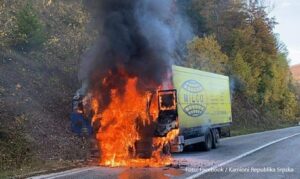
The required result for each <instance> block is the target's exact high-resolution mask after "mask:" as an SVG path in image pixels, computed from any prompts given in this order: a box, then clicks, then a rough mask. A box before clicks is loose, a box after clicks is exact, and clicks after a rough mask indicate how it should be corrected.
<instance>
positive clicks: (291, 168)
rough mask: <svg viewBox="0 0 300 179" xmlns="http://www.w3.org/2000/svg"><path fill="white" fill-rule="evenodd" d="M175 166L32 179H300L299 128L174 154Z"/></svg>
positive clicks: (73, 172) (84, 170)
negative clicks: (207, 149)
mask: <svg viewBox="0 0 300 179" xmlns="http://www.w3.org/2000/svg"><path fill="white" fill-rule="evenodd" d="M174 165H175V166H179V168H172V167H164V168H139V169H136V168H105V167H89V168H81V169H74V170H69V171H65V172H61V173H55V174H50V175H43V176H37V177H33V178H34V179H41V178H49V179H50V178H58V179H71V178H72V179H77V178H78V179H79V178H80V179H81V178H86V179H90V178H91V179H92V178H109V179H113V178H121V179H131V178H132V179H136V178H141V179H142V178H143V179H144V178H147V179H148V178H149V179H151V178H155V179H165V178H166V179H167V178H228V179H229V178H230V179H231V178H238V179H240V178H272V179H273V178H300V127H293V128H287V129H281V130H275V131H268V132H263V133H256V134H250V135H245V136H238V137H232V138H227V139H223V140H222V141H221V145H220V146H219V147H218V148H217V149H214V150H211V151H209V152H198V151H195V152H185V153H181V154H176V155H174Z"/></svg>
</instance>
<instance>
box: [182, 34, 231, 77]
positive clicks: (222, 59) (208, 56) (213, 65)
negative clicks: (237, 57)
mask: <svg viewBox="0 0 300 179" xmlns="http://www.w3.org/2000/svg"><path fill="white" fill-rule="evenodd" d="M227 63H228V57H227V56H226V55H225V54H224V53H222V51H221V47H220V45H219V44H218V42H217V40H216V39H215V37H214V36H208V37H204V38H199V37H195V38H194V39H193V40H192V41H191V42H190V43H189V44H188V56H187V60H186V62H185V66H188V67H191V68H195V69H201V70H204V71H209V72H215V73H223V74H224V73H225V72H226V64H227Z"/></svg>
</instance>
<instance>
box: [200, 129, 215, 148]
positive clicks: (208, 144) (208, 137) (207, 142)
mask: <svg viewBox="0 0 300 179" xmlns="http://www.w3.org/2000/svg"><path fill="white" fill-rule="evenodd" d="M212 143H213V135H212V133H211V130H207V132H206V133H205V135H204V142H202V143H201V146H202V149H203V150H204V151H210V149H211V148H212Z"/></svg>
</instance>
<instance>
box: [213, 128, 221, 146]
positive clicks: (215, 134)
mask: <svg viewBox="0 0 300 179" xmlns="http://www.w3.org/2000/svg"><path fill="white" fill-rule="evenodd" d="M212 132H213V140H212V148H213V149H215V148H217V146H218V145H219V143H220V133H219V130H218V129H213V130H212Z"/></svg>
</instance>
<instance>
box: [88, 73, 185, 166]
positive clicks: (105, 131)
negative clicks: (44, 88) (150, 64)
mask: <svg viewBox="0 0 300 179" xmlns="http://www.w3.org/2000/svg"><path fill="white" fill-rule="evenodd" d="M137 81H138V79H137V78H128V80H127V83H126V86H125V92H124V94H122V95H120V94H119V92H118V90H116V89H111V92H110V95H111V101H110V103H109V105H108V106H107V107H106V108H105V110H104V111H101V110H100V109H101V101H99V100H96V98H93V99H92V108H93V110H94V112H95V114H94V117H93V121H95V120H98V119H99V121H100V124H101V125H100V126H101V127H100V128H99V131H98V133H97V134H96V138H97V140H98V146H99V150H100V165H103V166H110V167H118V166H131V167H144V166H151V167H159V166H165V165H168V164H170V163H171V161H172V158H171V156H170V155H163V146H164V145H167V144H168V143H169V142H170V141H171V140H172V139H174V138H175V137H176V136H177V135H178V132H179V130H172V131H170V132H169V133H168V134H167V135H166V136H165V137H153V136H152V135H153V133H154V131H153V130H152V129H151V126H153V125H152V124H153V123H155V120H156V119H157V116H158V106H157V105H158V104H157V103H158V101H157V100H152V104H151V107H149V109H148V111H147V104H148V103H147V102H149V100H151V98H154V97H155V96H154V97H153V95H151V94H150V93H148V92H140V91H138V89H137ZM102 83H106V81H105V80H103V82H102ZM154 95H155V94H154ZM147 127H148V128H150V133H145V132H143V130H144V129H147ZM141 131H142V132H141ZM142 133H143V134H142ZM145 134H146V135H148V136H146V135H145ZM139 141H144V142H146V143H147V142H148V143H149V144H150V145H149V146H148V149H147V150H150V151H151V153H150V156H149V157H140V156H139V154H138V151H137V148H138V147H137V143H138V142H139ZM146 147H147V145H146Z"/></svg>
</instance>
